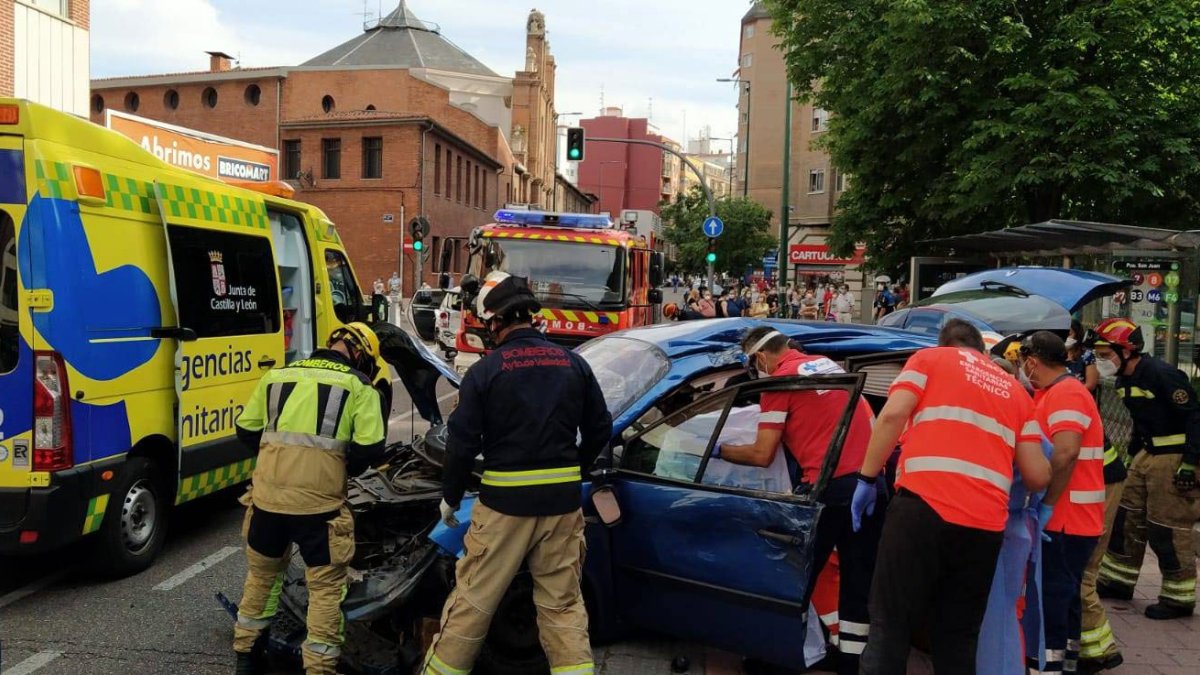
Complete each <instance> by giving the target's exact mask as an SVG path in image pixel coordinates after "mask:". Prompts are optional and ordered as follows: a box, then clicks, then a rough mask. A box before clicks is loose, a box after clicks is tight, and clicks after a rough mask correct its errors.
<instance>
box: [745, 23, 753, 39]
mask: <svg viewBox="0 0 1200 675" xmlns="http://www.w3.org/2000/svg"><path fill="white" fill-rule="evenodd" d="M742 37H744V38H746V39H747V40H749V39H750V38H752V37H754V24H747V25H746V27H745V28H743V29H742Z"/></svg>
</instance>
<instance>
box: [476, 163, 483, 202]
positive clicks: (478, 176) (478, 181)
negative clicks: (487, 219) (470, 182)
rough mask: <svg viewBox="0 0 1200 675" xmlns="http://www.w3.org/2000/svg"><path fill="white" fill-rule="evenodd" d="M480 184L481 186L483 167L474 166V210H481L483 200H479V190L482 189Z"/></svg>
mask: <svg viewBox="0 0 1200 675" xmlns="http://www.w3.org/2000/svg"><path fill="white" fill-rule="evenodd" d="M482 184H483V167H482V166H476V167H475V208H478V209H482V208H483V200H482V199H480V198H479V195H480V188H481V187H482Z"/></svg>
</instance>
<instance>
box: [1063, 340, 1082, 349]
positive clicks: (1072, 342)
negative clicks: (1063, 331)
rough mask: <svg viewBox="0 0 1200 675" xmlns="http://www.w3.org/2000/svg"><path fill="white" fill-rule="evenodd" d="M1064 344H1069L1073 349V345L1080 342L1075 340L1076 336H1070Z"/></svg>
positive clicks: (1068, 347) (1069, 347) (1068, 346)
mask: <svg viewBox="0 0 1200 675" xmlns="http://www.w3.org/2000/svg"><path fill="white" fill-rule="evenodd" d="M1064 344H1065V345H1066V346H1067V349H1071V348H1072V347H1074V346H1075V345H1077V344H1079V343H1078V342H1076V341H1075V338H1073V337H1069V338H1067V341H1066V342H1065V343H1064Z"/></svg>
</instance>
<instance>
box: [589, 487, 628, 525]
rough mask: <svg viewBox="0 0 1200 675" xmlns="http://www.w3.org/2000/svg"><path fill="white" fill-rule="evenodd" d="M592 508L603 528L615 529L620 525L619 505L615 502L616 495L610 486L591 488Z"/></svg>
mask: <svg viewBox="0 0 1200 675" xmlns="http://www.w3.org/2000/svg"><path fill="white" fill-rule="evenodd" d="M591 500H592V508H594V509H596V515H597V516H599V517H600V522H602V523H604V526H605V527H615V526H617V525H619V524H620V523H621V505H620V504H619V503H618V502H617V493H616V492H614V491H613V489H612V486H611V485H600V486H598V487H597V486H594V487H592V494H591Z"/></svg>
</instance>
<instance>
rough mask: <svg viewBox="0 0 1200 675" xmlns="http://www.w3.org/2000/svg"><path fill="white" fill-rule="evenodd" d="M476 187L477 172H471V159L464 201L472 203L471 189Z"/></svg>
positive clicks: (468, 163)
mask: <svg viewBox="0 0 1200 675" xmlns="http://www.w3.org/2000/svg"><path fill="white" fill-rule="evenodd" d="M474 187H475V174H473V173H471V160H469V159H468V160H467V185H466V190H465V194H464V195H463V203H465V204H466V205H467V206H470V205H471V190H472V188H474Z"/></svg>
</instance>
